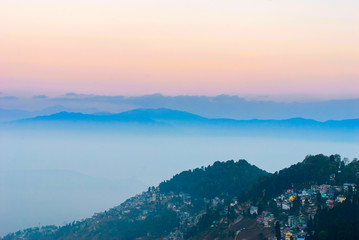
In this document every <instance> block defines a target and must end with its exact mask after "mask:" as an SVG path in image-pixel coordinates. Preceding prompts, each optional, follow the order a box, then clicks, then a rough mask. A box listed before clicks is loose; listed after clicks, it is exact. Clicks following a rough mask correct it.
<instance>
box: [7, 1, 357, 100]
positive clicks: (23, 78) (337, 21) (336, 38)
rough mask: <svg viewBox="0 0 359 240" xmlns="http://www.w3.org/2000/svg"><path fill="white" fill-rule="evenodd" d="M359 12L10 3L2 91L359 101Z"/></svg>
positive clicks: (264, 4) (280, 6)
mask: <svg viewBox="0 0 359 240" xmlns="http://www.w3.org/2000/svg"><path fill="white" fill-rule="evenodd" d="M74 2H76V3H74ZM128 2H131V3H128ZM168 2H171V3H168ZM194 2H195V3H194ZM358 12H359V2H358V1H356V0H355V1H354V0H351V1H346V0H344V1H327V0H315V1H313V0H310V1H309V0H292V1H288V0H273V1H268V0H252V1H242V0H237V1H184V0H182V1H177V0H174V1H154V0H147V1H144V0H143V1H141V0H134V1H113V0H102V1H100V0H91V1H83V0H79V1H70V0H62V1H60V0H54V1H44V0H32V1H29V0H27V1H25V0H2V1H1V2H0V86H1V87H0V91H2V92H4V93H7V92H9V93H24V92H30V93H34V94H36V93H50V94H51V93H54V94H56V93H64V92H81V93H95V94H107V95H113V94H123V95H138V94H148V93H154V92H161V93H163V94H168V95H176V94H204V95H216V94H220V93H227V94H235V95H263V94H265V95H302V96H312V97H313V96H316V97H320V98H338V97H345V98H347V97H359V27H358V23H359V15H358V14H357V13H358Z"/></svg>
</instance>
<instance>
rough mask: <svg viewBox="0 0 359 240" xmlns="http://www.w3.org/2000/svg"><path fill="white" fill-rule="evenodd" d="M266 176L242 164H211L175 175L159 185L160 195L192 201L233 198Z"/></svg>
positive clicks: (252, 167)
mask: <svg viewBox="0 0 359 240" xmlns="http://www.w3.org/2000/svg"><path fill="white" fill-rule="evenodd" d="M266 175H269V173H267V172H265V171H263V170H261V169H259V168H258V167H256V166H254V165H250V164H249V163H248V162H247V161H245V160H239V161H238V162H235V161H233V160H231V161H227V162H215V163H214V164H213V165H212V166H208V167H202V168H196V169H194V170H188V171H184V172H182V173H180V174H177V175H175V176H174V177H173V178H172V179H171V180H169V181H165V182H162V183H161V184H160V185H159V188H160V191H161V192H164V193H168V192H175V193H179V192H184V193H188V194H190V195H191V196H192V197H201V198H208V199H211V198H214V197H219V196H228V197H234V196H238V195H239V194H240V193H242V192H243V191H245V190H247V189H249V188H250V187H251V186H252V184H253V183H254V182H255V181H256V180H257V179H258V178H259V177H260V176H266Z"/></svg>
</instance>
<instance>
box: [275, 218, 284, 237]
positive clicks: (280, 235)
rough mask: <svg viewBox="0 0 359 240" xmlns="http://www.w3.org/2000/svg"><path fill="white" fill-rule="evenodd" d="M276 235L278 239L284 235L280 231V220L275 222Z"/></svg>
mask: <svg viewBox="0 0 359 240" xmlns="http://www.w3.org/2000/svg"><path fill="white" fill-rule="evenodd" d="M275 236H276V237H277V240H280V239H281V237H282V234H281V233H280V224H279V221H277V222H276V223H275Z"/></svg>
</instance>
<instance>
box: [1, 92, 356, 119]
mask: <svg viewBox="0 0 359 240" xmlns="http://www.w3.org/2000/svg"><path fill="white" fill-rule="evenodd" d="M41 107H42V108H43V109H41V110H36V111H33V110H29V109H39V108H41ZM0 108H3V109H0V122H4V121H13V120H18V119H21V118H29V117H35V116H39V115H49V114H54V113H57V112H61V111H67V112H81V113H85V114H95V115H98V114H99V115H102V114H109V113H119V112H124V111H128V110H133V109H137V108H169V109H176V110H180V111H185V112H191V113H195V114H198V115H200V116H204V117H206V118H230V119H237V120H238V119H241V120H249V119H254V118H256V119H277V120H278V119H289V118H297V117H301V118H307V119H315V120H319V121H326V120H343V119H352V118H359V99H338V100H323V101H319V100H316V101H314V100H311V101H302V102H301V101H297V102H275V101H271V100H249V99H245V98H241V97H238V96H229V95H219V96H215V97H209V96H164V95H161V94H152V95H144V96H136V97H126V96H100V95H86V94H76V93H70V94H66V95H64V96H61V97H47V96H41V97H38V96H34V97H33V98H26V99H25V98H18V97H11V96H10V97H6V98H0ZM4 108H6V109H4Z"/></svg>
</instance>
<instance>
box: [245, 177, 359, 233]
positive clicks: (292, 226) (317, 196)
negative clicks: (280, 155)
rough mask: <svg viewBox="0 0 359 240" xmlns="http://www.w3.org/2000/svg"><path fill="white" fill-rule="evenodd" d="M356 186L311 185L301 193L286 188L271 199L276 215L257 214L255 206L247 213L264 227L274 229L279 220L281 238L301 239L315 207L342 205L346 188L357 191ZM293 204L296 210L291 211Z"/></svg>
mask: <svg viewBox="0 0 359 240" xmlns="http://www.w3.org/2000/svg"><path fill="white" fill-rule="evenodd" d="M355 187H356V185H355V184H353V183H345V184H344V185H343V186H335V185H328V184H323V185H319V186H318V185H312V186H311V187H310V189H303V190H302V191H300V192H295V191H293V190H292V189H288V190H287V191H286V192H285V193H283V194H281V195H280V196H277V197H276V198H274V199H273V200H274V201H275V203H276V205H277V210H278V211H277V216H274V214H272V213H270V212H268V211H263V212H261V213H260V214H259V213H258V207H257V206H251V207H250V208H249V213H250V214H251V215H256V217H257V222H258V223H260V224H262V225H263V226H265V227H273V226H274V225H275V223H276V222H277V221H279V222H280V225H281V232H282V238H283V239H286V240H296V239H297V240H299V239H304V237H305V235H306V231H307V229H308V221H309V219H310V218H313V217H314V215H315V213H316V212H317V210H318V208H319V207H321V208H333V207H334V206H335V205H336V204H338V203H342V202H343V201H345V199H346V198H345V195H346V193H347V191H349V189H351V190H352V191H354V192H355V191H357V189H356V188H355ZM295 204H297V211H292V210H293V208H294V207H295ZM278 212H279V213H278ZM283 219H285V220H283Z"/></svg>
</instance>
